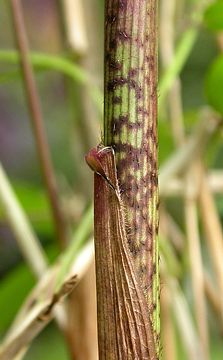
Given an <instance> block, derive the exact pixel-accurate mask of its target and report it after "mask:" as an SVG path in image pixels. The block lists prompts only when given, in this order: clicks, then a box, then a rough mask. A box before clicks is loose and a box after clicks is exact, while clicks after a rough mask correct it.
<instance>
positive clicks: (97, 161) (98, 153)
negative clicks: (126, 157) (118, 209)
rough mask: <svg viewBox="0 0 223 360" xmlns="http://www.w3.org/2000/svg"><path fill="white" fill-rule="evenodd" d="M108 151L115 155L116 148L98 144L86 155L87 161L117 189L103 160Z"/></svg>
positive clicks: (92, 168)
mask: <svg viewBox="0 0 223 360" xmlns="http://www.w3.org/2000/svg"><path fill="white" fill-rule="evenodd" d="M108 153H112V155H114V150H113V148H112V147H109V146H107V147H105V146H102V145H98V146H97V147H95V148H93V149H91V150H90V151H89V153H88V154H86V155H85V161H86V163H87V164H88V166H89V167H90V168H91V170H93V171H94V172H95V173H97V174H98V175H100V176H102V177H103V178H104V179H105V180H106V181H107V182H108V184H109V185H110V186H111V187H112V189H113V190H115V186H114V185H113V184H112V183H111V180H110V179H109V178H108V176H107V175H106V173H105V170H104V168H103V165H102V162H101V160H102V159H103V157H104V156H106V155H108Z"/></svg>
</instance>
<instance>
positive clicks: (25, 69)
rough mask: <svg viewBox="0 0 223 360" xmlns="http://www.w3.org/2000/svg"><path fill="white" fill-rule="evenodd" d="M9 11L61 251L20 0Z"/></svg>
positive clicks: (62, 237)
mask: <svg viewBox="0 0 223 360" xmlns="http://www.w3.org/2000/svg"><path fill="white" fill-rule="evenodd" d="M11 9H12V19H13V23H14V28H15V38H16V42H17V46H18V50H19V54H20V61H21V70H22V73H23V79H24V87H25V91H26V96H27V102H28V106H29V110H30V114H31V121H32V125H33V132H34V136H35V140H36V147H37V151H38V156H39V162H40V166H41V170H42V176H43V180H44V183H45V186H46V190H47V193H48V197H49V202H50V206H51V211H52V215H53V220H54V226H55V231H56V236H57V240H58V243H59V245H60V247H61V248H63V247H64V245H65V243H66V238H67V232H66V221H65V219H64V216H63V213H62V211H61V208H60V204H59V200H58V191H57V183H56V178H55V174H54V168H53V164H52V160H51V156H50V150H49V147H48V142H47V138H46V134H45V130H44V125H43V117H42V112H41V105H40V99H39V96H38V92H37V87H36V83H35V79H34V74H33V70H32V65H31V63H30V56H29V46H28V41H27V37H26V30H25V25H24V19H23V12H22V6H21V2H20V0H11Z"/></svg>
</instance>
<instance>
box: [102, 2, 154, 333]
mask: <svg viewBox="0 0 223 360" xmlns="http://www.w3.org/2000/svg"><path fill="white" fill-rule="evenodd" d="M156 17H157V0H107V1H106V10H105V119H104V142H105V145H106V146H112V147H113V149H114V151H115V157H116V166H117V176H118V181H119V186H120V190H121V194H122V201H123V203H124V208H125V212H126V230H127V233H128V240H127V242H128V246H129V249H130V252H131V256H132V259H133V262H134V264H135V270H136V272H137V274H138V277H139V281H140V285H141V287H142V289H143V292H144V294H145V297H146V300H147V304H148V311H149V313H150V315H151V318H152V320H153V323H154V331H155V333H156V336H157V338H158V337H159V319H158V318H159V310H158V308H159V276H158V246H157V239H156V237H157V231H158V214H157V213H158V210H157V208H158V180H157V22H156V20H157V19H156Z"/></svg>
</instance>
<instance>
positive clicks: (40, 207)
mask: <svg viewBox="0 0 223 360" xmlns="http://www.w3.org/2000/svg"><path fill="white" fill-rule="evenodd" d="M184 3H185V2H184ZM187 3H188V6H187V5H185V7H186V9H188V14H184V16H185V17H183V18H181V19H180V21H181V24H180V25H179V28H180V29H181V31H180V32H179V34H178V36H176V38H177V39H176V42H178V41H180V38H181V36H182V35H183V33H184V31H185V30H186V27H187V26H188V24H187V22H189V20H188V19H190V16H191V8H192V7H193V6H194V3H195V1H188V2H187ZM219 3H220V5H219ZM222 3H223V2H221V1H218V2H217V6H218V7H219V6H220V8H218V9H217V10H215V9H214V10H213V9H212V11H210V10H209V13H206V15H205V19H204V21H202V22H201V24H200V25H199V28H198V30H197V31H198V37H197V40H196V42H195V44H194V46H193V48H192V50H191V52H190V54H189V56H188V58H187V59H186V63H185V66H184V67H183V70H182V72H181V74H180V79H181V81H182V99H183V111H184V121H185V126H186V130H187V132H188V133H190V131H191V130H192V129H193V126H194V124H195V123H196V121H197V119H198V118H199V114H200V111H201V108H203V107H206V106H207V105H208V104H210V105H211V106H212V107H213V109H216V110H217V111H218V112H219V113H223V60H222V57H223V55H221V51H222V48H221V46H222V43H223V41H222V40H220V37H218V35H216V32H217V33H219V32H220V31H221V30H223V12H221V16H219V14H220V10H221V9H222ZM22 4H23V9H24V16H25V22H26V29H27V34H28V38H29V44H30V48H31V50H32V51H33V52H41V53H47V54H49V55H55V56H58V57H60V58H65V59H68V60H69V61H70V62H71V63H72V62H73V63H75V64H77V65H78V66H80V67H81V69H83V71H84V72H87V74H90V75H89V76H90V84H91V85H92V84H93V85H94V87H96V88H97V89H98V91H97V92H96V91H95V92H94V91H93V93H92V89H91V85H90V86H87V85H86V84H83V83H82V84H81V83H80V81H79V80H75V79H72V78H71V76H66V75H65V74H64V72H66V71H57V70H55V69H54V68H53V66H52V68H50V66H49V67H48V69H43V68H41V66H39V67H38V66H36V67H35V75H36V81H37V85H38V90H39V94H40V98H41V104H42V111H43V117H44V121H45V127H46V130H47V136H48V139H49V144H50V149H51V152H52V157H53V163H54V166H55V171H56V174H57V179H58V183H59V188H60V193H61V201H62V203H63V204H64V207H65V212H66V213H67V216H68V218H69V222H70V224H71V225H70V226H71V228H72V229H75V226H76V225H77V224H78V223H79V222H80V220H81V215H82V213H83V210H84V209H85V208H86V206H87V205H88V203H89V202H90V199H91V196H92V175H91V174H90V173H89V171H88V169H87V167H86V166H85V162H84V154H85V153H86V152H87V150H88V149H89V148H90V147H91V146H93V145H95V144H97V143H98V142H99V140H100V134H101V131H102V115H101V114H102V108H103V99H102V97H101V96H100V91H101V93H102V89H103V9H104V4H103V1H102V0H101V1H99V0H98V1H96V0H94V1H93V0H92V4H93V9H94V12H93V13H92V14H90V15H91V21H88V22H87V23H88V25H89V24H90V25H89V26H91V28H92V27H93V28H92V30H91V31H90V29H89V27H87V31H86V35H87V38H88V41H89V43H90V45H89V46H88V49H87V51H86V52H83V53H81V52H78V50H74V49H71V47H70V46H69V43H68V40H67V32H66V24H65V20H64V12H63V1H55V0H38V1H37V0H24V1H23V2H22ZM84 4H85V8H84V9H85V10H84V11H86V14H85V15H86V17H88V16H89V11H88V9H89V8H88V6H89V1H84ZM91 6H92V5H91ZM219 9H220V10H219ZM87 12H88V13H87ZM0 25H1V31H0V156H1V162H2V164H3V166H4V168H5V170H6V172H7V174H8V176H9V178H10V181H11V184H12V186H13V188H14V190H15V192H16V194H17V196H18V199H19V200H20V202H21V204H22V206H23V208H24V209H25V211H26V213H27V214H28V216H29V219H30V220H31V223H32V225H33V227H34V229H35V231H36V232H37V235H38V237H39V239H40V240H41V243H42V244H43V247H44V249H45V250H46V252H47V254H48V256H49V259H50V260H51V261H52V260H54V259H55V258H56V257H57V255H58V253H59V252H58V248H57V245H56V244H55V240H54V232H53V224H52V219H51V214H50V210H49V204H48V199H47V196H46V193H45V190H44V187H43V184H42V178H41V172H40V168H39V163H38V159H37V154H36V147H35V141H34V138H33V133H32V129H31V124H30V121H29V120H30V119H29V112H28V109H27V103H26V98H25V95H24V89H23V83H22V79H21V74H20V72H19V68H18V65H17V64H15V61H13V59H12V57H11V59H10V54H9V56H8V60H4V51H5V50H13V49H15V41H14V36H13V26H12V19H11V15H10V10H9V6H8V1H6V0H5V1H1V2H0ZM220 44H221V46H220ZM216 59H217V60H216ZM77 72H78V71H77ZM82 75H83V74H82V72H81V71H80V73H78V76H80V77H81V76H82ZM162 75H163V71H162V67H161V69H160V77H161V76H162ZM78 76H77V78H78ZM87 81H88V80H87ZM83 92H84V94H85V95H84V96H83ZM83 98H84V99H83ZM86 102H87V110H86ZM161 110H162V111H160V117H159V143H160V147H159V160H160V164H162V163H164V162H165V160H167V159H168V157H169V156H170V154H172V152H173V151H174V148H175V145H174V141H173V138H172V133H171V128H170V126H169V124H168V112H167V111H165V106H163V109H161ZM92 129H93V130H92ZM205 161H206V165H207V166H208V167H212V168H218V169H221V168H222V165H223V144H222V135H221V133H220V132H219V133H218V134H217V135H216V136H215V139H214V141H213V142H212V143H211V144H210V146H209V149H208V151H207V152H206V158H205ZM168 201H169V203H168V204H167V206H168V207H169V209H170V211H171V212H172V214H173V215H175V216H176V218H177V221H178V223H179V224H180V226H182V215H180V214H179V209H181V203H180V202H179V200H178V199H175V198H174V199H171V200H168ZM217 206H218V211H219V214H220V216H221V219H222V218H223V197H222V195H218V198H217ZM182 227H183V226H182ZM0 259H1V261H0V277H1V282H0V313H1V316H0V335H1V336H3V335H4V333H5V332H6V330H7V328H8V327H9V325H10V323H11V322H12V320H13V318H14V316H15V314H16V311H17V310H18V308H19V307H20V305H21V304H22V302H23V300H24V298H25V295H26V294H28V292H29V291H30V289H31V288H32V286H33V285H34V284H35V279H34V277H33V275H32V274H31V272H30V270H29V269H28V267H27V265H26V264H25V263H24V261H23V259H22V256H21V253H20V251H19V249H18V247H17V244H16V241H15V239H14V236H13V234H12V231H11V229H10V227H9V226H8V224H7V222H6V220H5V217H4V214H3V212H2V210H1V207H0ZM188 277H189V274H188V269H186V270H185V274H184V277H183V282H184V283H186V282H187V279H188ZM189 298H190V294H189ZM209 321H210V327H211V338H212V339H211V349H212V359H221V358H222V356H223V343H222V334H220V333H219V328H218V326H216V324H215V320H214V317H213V314H212V313H211V312H210V314H209ZM55 343H56V346H55ZM179 347H180V345H179ZM180 354H183V353H182V352H181V350H180ZM25 359H26V360H29V359H30V360H37V359H46V360H50V359H52V360H57V359H58V360H62V359H68V353H67V350H66V347H65V344H64V341H63V338H62V336H61V335H60V333H59V332H58V330H57V328H56V326H55V325H54V324H53V323H52V324H51V325H50V326H48V327H47V328H46V329H45V330H44V331H43V332H42V333H41V335H40V336H38V338H37V339H36V340H35V341H34V342H33V345H32V346H31V348H30V350H29V352H28V353H27V355H26V357H25ZM179 359H183V355H182V357H179Z"/></svg>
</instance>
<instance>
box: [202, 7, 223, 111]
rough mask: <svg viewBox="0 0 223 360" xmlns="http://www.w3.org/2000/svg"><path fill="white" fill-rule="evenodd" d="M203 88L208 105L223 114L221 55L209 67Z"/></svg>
mask: <svg viewBox="0 0 223 360" xmlns="http://www.w3.org/2000/svg"><path fill="white" fill-rule="evenodd" d="M222 14H223V12H222ZM205 88H206V95H207V99H208V102H209V104H210V105H211V106H212V107H213V108H214V109H215V110H217V111H218V112H219V113H221V114H223V55H220V56H219V57H218V58H217V59H216V60H215V61H214V63H213V64H212V65H211V67H210V69H209V71H208V73H207V77H206V84H205Z"/></svg>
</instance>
